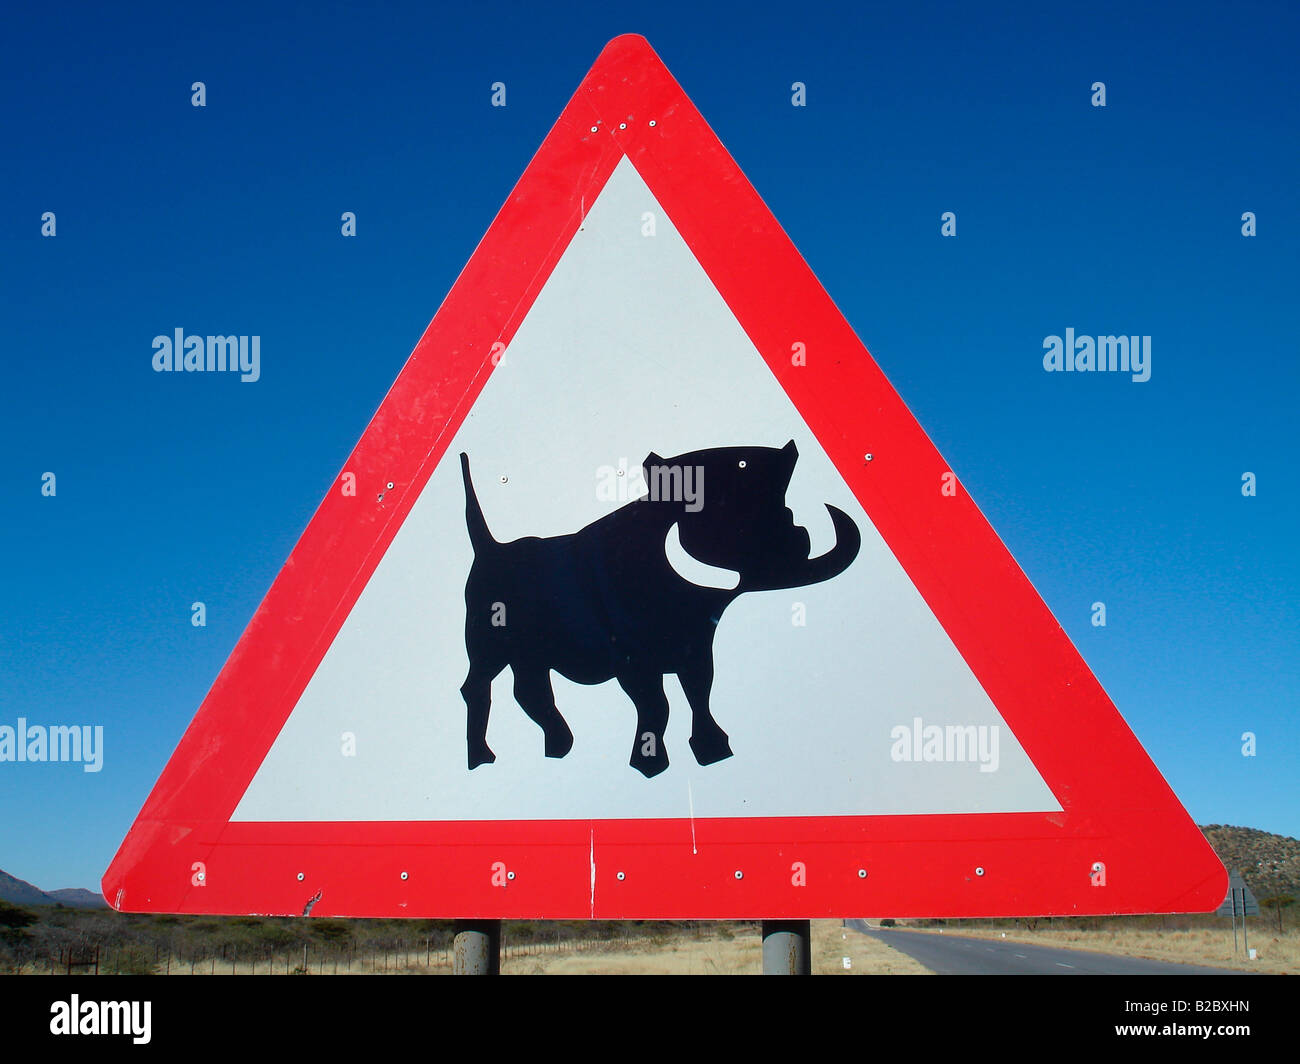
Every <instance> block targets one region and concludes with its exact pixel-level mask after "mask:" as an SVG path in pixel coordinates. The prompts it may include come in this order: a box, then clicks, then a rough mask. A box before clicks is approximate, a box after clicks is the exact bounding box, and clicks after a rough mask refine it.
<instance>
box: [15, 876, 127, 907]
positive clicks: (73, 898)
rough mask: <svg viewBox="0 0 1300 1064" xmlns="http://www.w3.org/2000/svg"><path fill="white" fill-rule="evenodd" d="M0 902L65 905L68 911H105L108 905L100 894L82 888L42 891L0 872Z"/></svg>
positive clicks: (24, 881)
mask: <svg viewBox="0 0 1300 1064" xmlns="http://www.w3.org/2000/svg"><path fill="white" fill-rule="evenodd" d="M0 901H7V902H12V903H13V904H14V905H66V906H68V908H70V909H107V908H108V903H107V902H106V901H104V898H103V896H102V895H100V894H96V893H95V892H94V891H93V890H85V889H83V888H82V887H68V888H65V889H63V890H51V891H48V892H46V891H44V890H41V889H40V888H39V887H33V886H32V885H31V884H30V883H28V882H27V881H26V880H23V879H18V878H17V877H16V876H11V875H10V874H9V873H8V872H0Z"/></svg>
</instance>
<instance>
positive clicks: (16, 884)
mask: <svg viewBox="0 0 1300 1064" xmlns="http://www.w3.org/2000/svg"><path fill="white" fill-rule="evenodd" d="M0 899H3V900H5V901H11V902H13V903H14V904H15V905H57V904H58V900H57V899H56V898H52V897H50V895H48V894H46V893H45V891H43V890H39V889H37V888H36V887H33V886H32V885H31V884H30V883H28V882H27V881H26V880H23V879H18V878H16V877H14V876H11V875H10V874H9V873H8V872H0Z"/></svg>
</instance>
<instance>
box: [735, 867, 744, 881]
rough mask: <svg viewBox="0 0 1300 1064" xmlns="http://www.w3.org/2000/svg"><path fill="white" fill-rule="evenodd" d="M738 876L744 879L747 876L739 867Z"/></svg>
mask: <svg viewBox="0 0 1300 1064" xmlns="http://www.w3.org/2000/svg"><path fill="white" fill-rule="evenodd" d="M736 878H737V879H744V878H745V873H744V872H742V871H741V870H740V869H739V868H737V869H736Z"/></svg>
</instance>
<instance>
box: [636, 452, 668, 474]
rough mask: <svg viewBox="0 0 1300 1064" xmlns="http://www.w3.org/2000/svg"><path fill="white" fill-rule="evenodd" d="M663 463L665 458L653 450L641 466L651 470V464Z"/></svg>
mask: <svg viewBox="0 0 1300 1064" xmlns="http://www.w3.org/2000/svg"><path fill="white" fill-rule="evenodd" d="M663 464H664V460H663V459H662V458H660V457H659V456H658V455H657V454H655V453H654V451H651V452H650V453H649V454H648V455H646V457H645V461H644V462H642V463H641V467H642V468H643V469H645V470H647V471H649V469H650V467H651V466H659V465H663Z"/></svg>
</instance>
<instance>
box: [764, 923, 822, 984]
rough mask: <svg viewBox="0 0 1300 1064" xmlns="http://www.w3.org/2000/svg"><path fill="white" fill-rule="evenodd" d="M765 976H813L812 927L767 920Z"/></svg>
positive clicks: (806, 924) (804, 924)
mask: <svg viewBox="0 0 1300 1064" xmlns="http://www.w3.org/2000/svg"><path fill="white" fill-rule="evenodd" d="M763 974H764V975H812V924H811V923H810V922H809V921H807V920H764V921H763Z"/></svg>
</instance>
